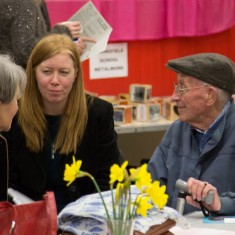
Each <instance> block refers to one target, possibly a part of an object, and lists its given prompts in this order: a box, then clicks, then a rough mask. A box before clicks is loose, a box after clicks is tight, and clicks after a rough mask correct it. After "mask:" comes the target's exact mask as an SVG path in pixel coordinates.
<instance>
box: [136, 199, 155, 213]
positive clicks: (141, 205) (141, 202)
mask: <svg viewBox="0 0 235 235" xmlns="http://www.w3.org/2000/svg"><path fill="white" fill-rule="evenodd" d="M149 201H150V197H149V196H142V195H139V196H138V197H137V199H136V204H137V210H136V214H137V215H141V216H144V217H146V216H147V211H148V210H149V209H152V208H153V205H152V204H151V203H149Z"/></svg>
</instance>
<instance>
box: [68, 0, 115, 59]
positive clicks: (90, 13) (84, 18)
mask: <svg viewBox="0 0 235 235" xmlns="http://www.w3.org/2000/svg"><path fill="white" fill-rule="evenodd" d="M75 20H78V21H80V23H81V25H82V36H85V37H91V38H94V39H96V43H92V42H86V46H87V47H86V49H85V50H84V52H83V53H82V55H81V61H84V60H86V59H88V58H90V57H92V56H93V55H97V54H99V53H100V52H102V51H104V50H105V49H106V46H107V43H108V39H109V36H110V34H111V32H112V30H113V29H112V27H111V26H110V25H109V24H108V23H107V21H106V20H105V19H104V18H103V16H102V15H101V14H100V12H99V11H98V10H97V8H96V7H95V5H94V4H93V3H92V2H91V1H88V2H87V3H86V4H84V5H83V6H82V7H81V8H80V9H79V10H78V11H77V12H76V13H75V14H74V15H73V16H72V17H71V18H70V19H69V21H75Z"/></svg>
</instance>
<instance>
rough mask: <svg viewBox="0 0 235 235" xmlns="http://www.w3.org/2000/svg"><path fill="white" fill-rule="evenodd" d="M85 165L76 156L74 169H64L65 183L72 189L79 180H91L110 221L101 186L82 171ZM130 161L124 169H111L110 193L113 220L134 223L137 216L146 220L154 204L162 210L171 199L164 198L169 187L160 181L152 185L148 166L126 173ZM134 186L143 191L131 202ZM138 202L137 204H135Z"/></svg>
mask: <svg viewBox="0 0 235 235" xmlns="http://www.w3.org/2000/svg"><path fill="white" fill-rule="evenodd" d="M81 165H82V161H80V160H78V161H76V159H75V157H74V156H73V162H72V164H71V165H69V164H66V165H65V171H64V181H67V182H68V183H67V186H69V185H70V184H71V183H72V182H73V181H74V180H75V179H76V178H80V177H84V176H88V177H89V178H90V179H91V180H92V181H93V183H94V185H95V187H96V190H97V191H98V193H99V194H100V197H101V200H102V203H103V205H104V208H105V211H106V214H107V218H108V219H110V214H109V211H108V208H107V206H106V204H105V201H104V198H103V196H102V193H101V191H100V188H99V185H98V184H97V182H96V180H95V178H94V177H93V176H92V175H91V174H89V173H88V172H84V171H81V170H80V168H81ZM127 165H128V161H125V162H124V163H123V164H122V165H121V166H119V165H117V164H114V165H113V166H111V168H110V181H109V183H110V189H111V196H112V207H113V208H112V209H113V218H118V219H122V220H125V219H132V218H135V216H136V215H142V216H147V211H148V210H149V209H152V208H153V204H152V203H154V204H155V205H156V206H157V207H158V208H159V209H161V208H163V207H164V206H165V205H166V203H167V200H168V195H167V194H165V191H166V187H165V186H160V183H159V182H158V181H155V182H153V183H152V178H151V175H150V173H149V172H148V171H147V164H143V165H142V166H141V167H139V168H137V169H130V175H129V173H128V171H127V169H126V167H127ZM115 182H117V185H116V193H115V196H114V193H113V189H114V186H115V184H114V183H115ZM132 182H134V183H135V185H136V187H137V188H138V189H139V190H140V194H139V195H138V196H137V198H136V199H132V198H131V197H132V194H131V183H132ZM134 200H135V202H133V201H134Z"/></svg>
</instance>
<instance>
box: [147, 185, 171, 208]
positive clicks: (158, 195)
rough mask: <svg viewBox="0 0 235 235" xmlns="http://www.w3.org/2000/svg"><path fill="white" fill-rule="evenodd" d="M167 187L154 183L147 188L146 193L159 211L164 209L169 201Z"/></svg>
mask: <svg viewBox="0 0 235 235" xmlns="http://www.w3.org/2000/svg"><path fill="white" fill-rule="evenodd" d="M165 191H166V186H165V185H163V186H160V183H159V181H155V182H153V184H152V185H151V186H150V187H148V188H147V190H146V192H147V193H148V194H149V196H150V197H151V200H152V201H153V203H154V204H155V205H157V206H158V208H159V209H162V208H163V207H164V206H165V205H166V203H167V200H168V195H167V194H165Z"/></svg>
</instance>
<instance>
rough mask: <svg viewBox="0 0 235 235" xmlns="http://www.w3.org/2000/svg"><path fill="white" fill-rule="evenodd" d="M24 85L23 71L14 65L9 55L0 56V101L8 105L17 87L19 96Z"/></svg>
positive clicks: (24, 76) (24, 75)
mask: <svg viewBox="0 0 235 235" xmlns="http://www.w3.org/2000/svg"><path fill="white" fill-rule="evenodd" d="M25 85H26V74H25V71H24V69H23V68H22V67H21V66H19V65H17V64H15V63H14V61H13V60H12V59H11V57H10V56H9V55H0V101H1V102H3V103H9V102H11V101H12V99H13V98H14V96H15V92H16V89H17V87H18V86H19V88H20V96H21V95H22V92H23V91H24V88H25Z"/></svg>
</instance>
